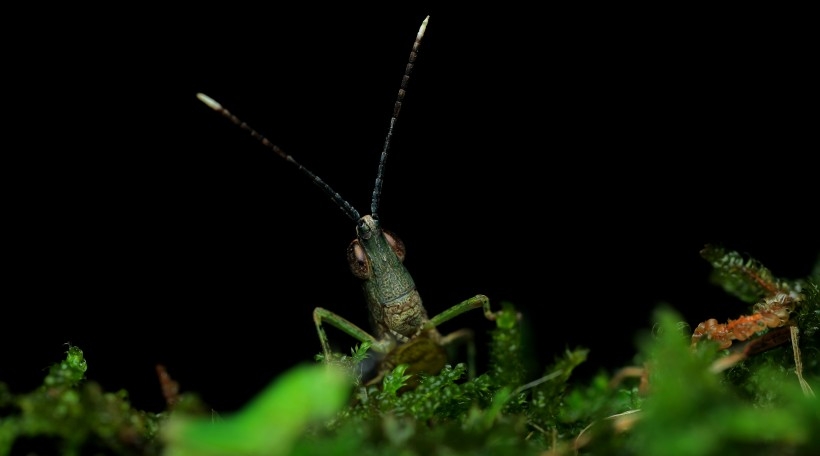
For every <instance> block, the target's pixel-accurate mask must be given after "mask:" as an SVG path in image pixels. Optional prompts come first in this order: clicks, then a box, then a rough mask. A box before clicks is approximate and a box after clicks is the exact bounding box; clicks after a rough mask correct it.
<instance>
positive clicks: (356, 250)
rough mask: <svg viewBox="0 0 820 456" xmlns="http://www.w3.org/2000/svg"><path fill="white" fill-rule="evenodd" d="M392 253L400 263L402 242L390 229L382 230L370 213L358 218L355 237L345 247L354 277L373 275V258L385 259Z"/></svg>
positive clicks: (402, 259) (402, 250) (362, 277)
mask: <svg viewBox="0 0 820 456" xmlns="http://www.w3.org/2000/svg"><path fill="white" fill-rule="evenodd" d="M391 252H392V255H393V256H394V257H395V258H396V259H397V260H398V261H395V262H394V261H389V260H388V262H389V263H401V262H403V261H404V256H405V248H404V243H403V242H402V241H401V239H399V238H398V237H397V236H396V235H394V234H393V233H391V232H390V231H387V230H383V229H382V228H381V225H380V224H379V221H378V220H377V219H375V218H373V217H372V216H370V215H365V216H364V217H362V218H360V219H359V221H358V223H357V225H356V239H354V240H353V242H351V243H350V246H349V247H348V248H347V261H348V264H349V265H350V270H351V271H352V272H353V275H355V276H356V277H358V278H360V279H363V280H367V279H369V278H370V277H372V275H373V268H374V262H373V258H378V259H380V260H381V261H385V259H386V258H389V256H390V255H391Z"/></svg>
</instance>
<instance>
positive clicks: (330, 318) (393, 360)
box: [197, 16, 495, 384]
mask: <svg viewBox="0 0 820 456" xmlns="http://www.w3.org/2000/svg"><path fill="white" fill-rule="evenodd" d="M428 20H429V16H427V17H426V18H425V19H424V21H423V22H422V24H421V27H420V28H419V31H418V34H417V35H416V39H415V41H414V42H413V47H412V50H411V52H410V58H409V60H408V63H407V66H406V67H405V71H404V74H403V76H402V80H401V85H400V87H399V93H398V96H397V98H396V101H395V103H394V106H393V114H392V116H391V118H390V124H389V127H388V131H387V136H386V138H385V140H384V146H383V149H382V152H381V157H380V161H379V166H378V172H377V175H376V183H375V186H374V188H373V196H372V200H371V205H370V209H371V214H370V215H364V216H361V215H359V211H357V210H356V209H355V208H353V206H352V205H350V204H349V203H348V202H347V201H346V200H344V199H343V198H342V197H341V196H340V195H339V194H338V193H336V192H335V191H334V190H333V189H332V188H331V187H330V186H329V185H328V184H326V183H325V182H324V181H323V180H322V179H321V178H319V177H318V176H317V175H315V174H313V173H312V172H311V171H309V170H308V169H307V168H305V167H304V166H302V165H301V164H299V163H298V162H297V161H296V160H295V159H294V158H293V157H292V156H290V155H289V154H287V153H285V152H284V151H283V150H282V149H281V148H279V147H278V146H276V145H275V144H273V143H272V142H270V141H269V140H268V139H267V138H266V137H265V136H263V135H262V134H260V133H258V132H257V131H256V130H254V129H253V128H251V127H250V126H248V125H247V124H246V123H245V122H243V121H241V120H240V119H239V118H238V117H236V116H235V115H233V114H232V113H231V112H230V111H228V110H227V109H225V108H223V107H222V105H220V104H219V103H218V102H216V101H215V100H213V99H212V98H210V97H208V96H207V95H205V94H202V93H199V94H197V98H199V100H200V101H202V102H203V103H205V104H206V105H207V106H208V107H210V108H211V109H213V110H214V111H216V112H218V113H220V114H222V115H223V116H225V117H226V118H228V119H229V120H230V121H231V122H233V123H234V124H236V125H238V126H239V127H240V128H241V129H243V130H246V131H247V132H248V133H250V135H251V136H253V137H254V138H256V139H257V140H258V141H259V142H261V144H262V145H263V146H265V147H266V148H268V149H270V150H272V151H273V152H275V153H276V154H277V155H279V156H280V157H282V158H283V159H285V160H286V161H288V162H290V163H292V164H293V165H295V166H296V167H297V168H298V169H299V170H300V171H301V172H303V173H304V174H305V175H307V176H308V177H309V178H310V179H311V180H312V181H313V183H314V184H316V185H317V186H318V187H319V188H321V189H322V190H323V191H324V192H325V193H326V194H327V195H328V196H330V198H331V199H332V200H333V201H334V202H335V203H336V205H337V206H338V207H339V208H340V209H342V211H343V212H344V213H345V214H346V215H347V216H348V217H349V218H350V219H351V220H353V221H354V222H355V223H356V239H354V240H353V241H352V242H351V243H350V246H349V247H348V249H347V260H348V263H349V265H350V270H351V272H352V273H353V275H354V276H356V277H358V278H359V279H361V280H362V281H363V284H362V288H363V290H364V295H365V299H366V300H367V305H368V308H369V313H370V320H371V325H372V327H373V330H374V332H375V335H371V334H370V333H368V332H367V331H365V330H363V329H361V328H359V327H358V326H356V325H355V324H353V323H351V322H350V321H348V320H347V319H345V318H343V317H341V316H340V315H338V314H336V313H334V312H332V311H330V310H327V309H325V308H322V307H316V308H315V309H314V310H313V320H314V322H315V324H316V331H317V333H318V336H319V342H320V343H321V345H322V352H323V355H324V360H325V361H326V362H329V361H330V360H331V359H332V352H331V349H330V344H329V342H328V338H327V335H326V334H325V330H324V326H323V324H324V323H328V324H330V325H331V326H334V327H336V328H338V329H339V330H341V331H343V332H344V333H346V334H348V335H350V336H351V337H353V338H355V339H357V340H359V341H360V342H362V343H368V344H370V349H371V350H372V351H375V352H376V353H378V354H379V355H380V357H381V363H380V368H379V371H378V372H377V375H376V377H375V378H374V379H373V380H371V381H370V382H369V383H371V384H372V383H375V382H377V381H379V380H380V379H381V378H382V377H383V376H384V374H385V373H387V372H389V371H391V370H392V369H393V368H394V367H396V366H397V365H399V364H407V365H408V368H407V370H406V371H405V373H406V374H414V373H419V372H424V373H428V374H436V373H438V372H439V371H440V370H441V368H442V367H444V365H445V364H446V363H447V352H446V350H445V347H446V346H449V345H450V344H453V343H454V342H457V341H459V342H467V343H468V357H469V358H470V359H469V360H468V361H469V363H468V364H469V372H470V375H471V376H474V375H475V371H474V369H475V367H474V356H475V355H474V348H473V347H472V332H471V331H470V330H469V329H461V330H457V331H454V332H452V333H450V334H447V335H442V334H441V333H439V331H438V330H437V329H436V328H437V326H439V325H440V324H442V323H444V322H446V321H448V320H450V319H452V318H454V317H456V316H458V315H460V314H462V313H464V312H467V311H468V310H471V309H476V308H479V307H481V308H482V309H483V311H484V315H485V316H486V318H487V319H489V320H495V314H494V313H493V312H492V311H491V309H490V301H489V299H488V298H487V297H486V296H484V295H476V296H474V297H472V298H470V299H467V300H465V301H463V302H461V303H459V304H456V305H455V306H453V307H450V308H449V309H447V310H445V311H443V312H441V313H440V314H438V315H435V316H434V317H432V318H429V317H428V315H427V311H426V310H425V308H424V306H423V305H422V301H421V297H420V296H419V293H418V291H417V290H416V285H415V283H414V282H413V278H412V276H411V275H410V273H409V272H407V269H405V267H404V265H403V264H402V263H403V261H404V258H405V253H406V252H405V247H404V243H403V242H402V241H401V240H400V239H399V238H398V237H397V236H396V235H395V234H393V233H391V232H390V231H388V230H385V229H383V228H382V227H381V223H380V220H379V216H378V209H379V199H380V196H381V189H382V183H383V175H384V166H385V162H386V159H387V153H388V150H389V148H390V139H391V137H392V135H393V128H394V127H395V124H396V120H397V119H398V115H399V111H400V110H401V105H402V101H403V99H404V95H405V92H406V88H407V82H408V80H409V78H410V72H411V70H412V69H413V66H414V64H415V60H416V56H417V52H418V48H419V46H420V44H421V40H422V37H423V36H424V32H425V29H426V28H427V23H428Z"/></svg>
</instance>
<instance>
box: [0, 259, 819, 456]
mask: <svg viewBox="0 0 820 456" xmlns="http://www.w3.org/2000/svg"><path fill="white" fill-rule="evenodd" d="M703 254H704V257H705V258H706V259H707V260H708V261H710V262H711V263H712V264H713V266H714V267H715V269H716V274H715V280H717V281H718V283H719V284H721V285H722V286H723V287H724V289H725V290H727V291H728V292H729V293H730V294H733V295H735V296H736V297H738V298H739V299H741V300H743V301H745V302H748V303H750V304H752V306H751V307H750V308H749V314H753V313H754V312H761V311H765V310H766V309H768V308H771V306H769V307H768V308H767V307H766V305H769V304H770V303H774V305H780V304H779V303H782V301H772V296H780V295H786V296H788V297H789V301H788V303H789V307H788V309H787V310H788V315H787V316H788V321H787V322H784V325H786V326H795V327H796V328H798V329H799V334H800V335H801V336H802V337H801V338H800V341H799V345H798V348H799V351H800V352H801V353H803V354H804V356H803V357H802V366H801V367H802V377H801V378H802V381H803V384H802V385H801V382H800V381H799V379H800V378H799V377H798V375H797V373H796V372H797V371H799V370H800V369H798V368H797V366H796V365H795V360H796V358H795V353H796V352H797V351H796V350H793V348H792V347H791V345H790V344H789V343H786V344H780V345H776V344H775V345H772V346H771V347H768V346H767V347H766V348H767V349H766V350H760V352H759V353H758V352H757V351H755V352H751V351H740V350H737V348H738V347H741V348H742V347H744V345H743V344H741V343H740V342H743V343H745V344H749V342H750V341H751V342H754V341H755V340H759V339H758V338H763V337H766V335H767V334H769V329H768V327H767V328H763V329H761V330H760V331H758V332H756V333H754V334H752V335H751V338H750V339H749V340H743V341H738V340H734V339H733V340H731V342H732V346H731V347H730V349H726V350H719V349H717V344H716V343H715V341H713V340H709V339H708V338H703V339H702V342H703V343H700V342H698V343H695V344H693V343H692V334H691V333H690V332H689V331H688V330H686V329H685V328H687V325H685V324H684V323H683V322H682V321H681V318H680V316H679V315H678V314H677V313H676V312H675V311H674V310H673V309H671V308H668V307H661V308H659V309H658V310H657V312H656V314H655V321H656V324H655V328H656V330H655V331H654V332H652V333H648V332H647V333H646V334H645V335H643V337H642V339H641V343H640V344H639V347H638V356H637V359H638V360H640V362H641V366H639V367H636V368H633V369H632V370H631V371H630V372H633V373H638V374H640V377H641V380H632V379H630V378H629V377H622V376H620V375H618V374H615V375H611V374H610V373H608V372H600V373H599V374H598V375H597V376H595V377H594V378H593V379H592V380H591V381H590V382H588V383H580V382H576V381H574V380H573V377H572V372H573V370H574V369H575V368H576V367H577V366H579V365H580V364H582V363H584V362H586V359H587V350H586V349H585V348H583V347H578V348H573V349H568V350H566V352H565V353H563V354H562V355H561V356H558V357H556V359H555V362H554V363H553V364H552V365H550V366H548V367H546V368H544V369H543V370H542V371H541V372H540V373H538V374H535V375H533V374H531V373H530V369H528V368H527V367H528V366H531V365H532V364H531V361H530V360H528V359H527V356H526V355H525V353H526V351H525V350H524V347H523V346H522V345H523V343H522V338H521V333H520V327H519V322H518V319H517V317H516V316H517V313H516V311H515V309H514V307H513V306H512V305H511V304H508V303H507V304H504V305H503V308H502V310H501V311H500V312H499V313H498V318H497V319H496V327H495V328H494V329H493V330H492V331H491V342H490V346H489V350H490V352H489V355H490V356H489V360H490V363H489V369H488V370H487V372H485V373H483V374H481V375H478V376H476V377H475V378H472V379H470V378H467V377H468V375H467V368H466V367H465V366H464V365H463V364H456V365H452V366H451V365H447V366H446V367H445V368H444V369H443V370H442V371H441V372H440V373H439V374H437V375H424V374H416V376H411V375H409V374H408V373H407V372H409V371H408V370H407V369H408V366H407V365H404V364H402V365H399V366H397V367H395V368H394V369H393V370H392V371H391V372H389V373H388V374H387V375H385V376H384V378H383V379H382V380H381V383H380V384H378V385H365V386H362V385H361V383H360V382H359V381H358V380H359V379H358V377H357V376H356V374H351V372H352V373H355V372H357V370H356V367H357V364H358V363H359V362H361V361H362V360H363V359H364V358H365V357H366V352H367V349H368V347H367V345H363V346H360V347H356V348H355V349H354V350H353V352H352V355H351V356H337V357H336V358H334V359H333V360H325V361H331V362H329V363H325V362H323V363H317V364H313V365H302V366H297V367H295V368H294V369H292V370H291V371H289V372H287V373H285V374H283V375H282V376H281V377H280V378H278V379H276V381H274V382H273V383H271V385H270V386H269V387H268V388H266V389H265V390H264V391H262V392H260V394H259V395H258V396H257V398H256V399H254V400H253V401H251V402H250V403H249V404H247V405H246V407H245V408H243V409H242V410H240V411H239V412H237V413H235V414H233V415H230V416H225V417H223V418H222V419H221V420H219V421H216V422H214V421H212V419H211V417H210V415H207V414H206V413H204V412H203V411H204V407H201V405H200V404H199V403H198V402H197V401H196V399H195V396H190V397H189V396H184V395H183V396H180V397H175V398H173V399H174V401H173V403H174V404H175V405H174V407H173V411H166V412H163V413H158V414H151V413H145V412H142V411H139V410H134V409H133V408H132V407H131V406H130V405H129V404H128V398H127V394H126V393H125V392H123V391H120V392H115V393H107V392H104V391H102V390H101V388H100V387H99V385H97V384H95V383H93V382H89V381H87V380H85V378H84V375H85V368H86V364H85V360H84V358H83V356H82V351H80V349H79V348H77V347H69V350H68V352H67V356H66V359H65V360H64V361H61V362H60V363H58V364H55V365H54V366H52V368H51V370H50V371H49V373H48V375H47V376H46V378H45V380H44V384H43V386H41V387H40V388H38V389H37V390H35V391H32V392H30V393H26V394H13V393H12V392H10V391H8V389H7V388H6V387H5V386H4V385H3V384H1V383H0V411H2V416H1V417H0V454H10V453H11V452H12V451H13V450H15V451H16V450H21V451H22V450H25V449H26V447H27V445H31V444H32V442H34V441H38V442H45V443H46V445H49V446H48V448H50V449H52V450H53V451H51V452H53V453H56V452H59V453H61V454H68V455H72V454H86V453H104V454H149V455H150V454H165V455H172V456H188V455H209V454H232V455H244V454H266V455H285V454H295V455H301V454H304V455H312V454H323V455H334V454H338V455H349V454H364V455H382V454H383V455H396V454H401V455H424V456H431V455H459V454H523V455H574V454H624V455H656V454H664V455H680V456H683V455H711V454H716V455H717V454H720V455H742V456H752V455H769V454H789V455H814V454H820V438H818V437H817V436H818V431H820V403H818V399H817V398H816V397H814V396H813V391H812V390H817V389H818V380H819V379H820V364H819V363H820V362H819V361H818V357H817V356H816V354H817V353H818V352H819V351H820V347H818V340H817V339H818V338H817V331H818V328H820V291H819V290H818V284H820V265H819V266H818V267H816V268H815V270H814V272H813V273H812V275H811V276H810V277H808V278H806V279H800V280H785V279H778V278H776V277H774V275H773V274H771V272H769V271H768V270H767V269H765V268H764V267H763V266H762V265H760V264H759V263H757V262H756V261H754V260H751V259H745V258H742V257H741V256H740V255H738V254H736V253H735V252H730V251H726V250H723V249H719V248H715V247H708V248H707V249H706V250H704V252H703ZM761 303H762V304H761ZM728 326H729V324H727V327H728ZM761 328H762V327H761ZM699 341H700V339H699ZM748 346H754V345H746V347H748ZM738 354H741V355H743V356H740V357H738ZM732 357H734V358H732ZM727 359H728V360H734V362H732V363H726V360H727ZM717 365H719V366H721V368H720V369H715V366H717ZM409 384H413V385H417V386H415V387H414V388H410V389H408V388H407V385H409ZM169 403H171V401H170V400H169ZM45 452H49V451H45Z"/></svg>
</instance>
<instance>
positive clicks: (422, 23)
mask: <svg viewBox="0 0 820 456" xmlns="http://www.w3.org/2000/svg"><path fill="white" fill-rule="evenodd" d="M429 20H430V15H429V14H428V15H427V17H425V18H424V20H423V21H421V27H419V33H418V34H417V35H416V39H417V40H420V39H421V37H422V36H424V31H425V30H427V21H429Z"/></svg>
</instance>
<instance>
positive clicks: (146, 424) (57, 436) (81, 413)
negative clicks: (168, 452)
mask: <svg viewBox="0 0 820 456" xmlns="http://www.w3.org/2000/svg"><path fill="white" fill-rule="evenodd" d="M86 368H87V365H86V361H85V358H84V357H83V352H82V350H80V349H79V348H78V347H75V346H70V347H69V349H68V351H67V352H66V358H65V360H63V361H61V362H59V363H56V364H54V365H53V366H51V368H50V369H49V372H48V374H47V375H46V377H45V379H44V381H43V385H42V386H40V387H39V388H37V389H36V390H34V391H32V392H29V393H25V394H18V395H14V394H11V393H10V392H9V391H8V390H7V388H6V387H5V385H4V384H2V383H0V406H2V410H3V413H2V415H0V454H3V455H5V454H11V452H12V448H14V445H15V443H17V444H18V445H20V446H23V447H25V446H26V444H27V443H31V444H33V445H35V446H39V445H43V444H44V442H45V443H47V444H48V446H50V447H53V449H52V452H53V453H55V454H62V455H75V454H88V453H94V452H96V451H98V450H99V449H105V452H108V453H114V454H123V455H130V454H135V455H136V454H149V455H150V454H159V452H160V448H161V444H160V442H159V441H158V439H156V438H155V437H156V434H157V431H158V429H159V426H160V421H161V415H157V414H151V413H146V412H142V411H139V410H135V409H133V408H132V407H131V406H130V404H129V403H128V394H127V393H126V392H125V391H117V392H114V393H110V392H105V391H103V390H102V388H101V387H100V385H99V384H97V383H94V382H85V383H84V382H83V378H84V375H85V371H86Z"/></svg>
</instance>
